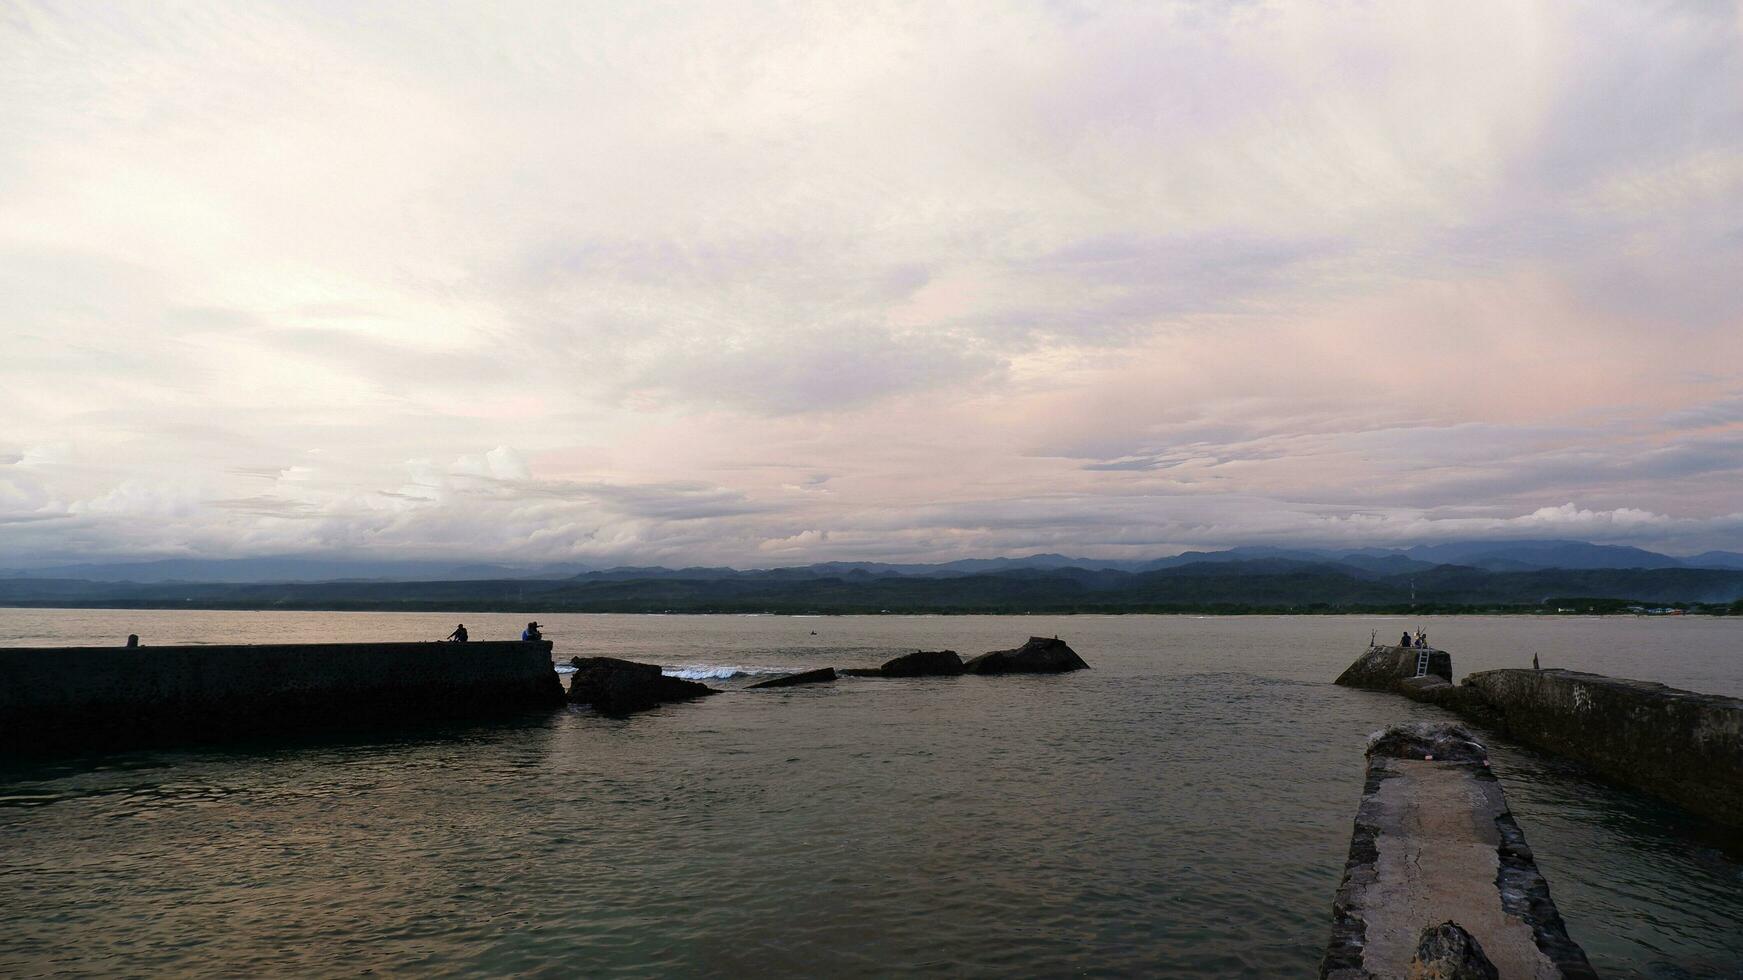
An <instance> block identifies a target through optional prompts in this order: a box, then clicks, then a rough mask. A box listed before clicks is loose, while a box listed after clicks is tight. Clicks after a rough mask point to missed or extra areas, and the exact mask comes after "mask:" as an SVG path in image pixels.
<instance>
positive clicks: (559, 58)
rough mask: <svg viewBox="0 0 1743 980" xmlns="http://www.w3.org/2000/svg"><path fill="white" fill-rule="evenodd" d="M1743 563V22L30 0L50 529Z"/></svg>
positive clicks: (6, 318)
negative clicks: (1525, 540) (1352, 547)
mask: <svg viewBox="0 0 1743 980" xmlns="http://www.w3.org/2000/svg"><path fill="white" fill-rule="evenodd" d="M1552 536H1553V537H1577V538H1583V539H1588V540H1597V541H1606V542H1618V543H1631V544H1638V545H1644V546H1648V547H1655V548H1660V549H1663V550H1667V551H1671V552H1675V553H1689V552H1694V551H1700V550H1704V549H1707V548H1743V5H1738V4H1732V3H1725V2H1720V0H1712V2H1690V3H1658V2H1650V0H1640V2H1633V0H1630V2H1622V0H1616V2H1593V3H1577V2H1571V0H1564V2H1555V3H1546V4H1534V3H1529V2H1524V0H1504V2H1496V3H1457V4H1449V3H1439V2H1435V3H1420V4H1417V3H1406V2H1384V3H1379V2H1376V3H1350V4H1335V3H1317V2H1316V3H1301V4H1285V3H1277V4H1268V3H1214V4H1198V3H1182V4H1166V3H1152V2H1146V3H1138V4H1131V5H1125V4H1108V5H1102V4H1096V3H1090V2H1075V0H1059V2H1054V3H1034V4H1023V3H1018V2H1011V0H1001V2H996V3H989V4H986V5H975V4H971V3H963V4H937V3H898V4H880V3H868V2H863V0H854V2H850V3H842V4H839V5H829V4H825V3H818V2H804V3H794V4H780V3H757V4H733V3H709V4H695V3H674V4H656V3H633V4H624V3H605V4H596V5H586V4H579V3H569V2H558V3H550V4H537V3H495V2H493V3H488V4H485V3H478V4H473V5H470V6H467V7H457V8H455V9H450V10H446V11H441V10H437V9H436V8H435V7H434V5H431V4H427V3H422V2H415V3H404V4H396V3H380V4H369V5H357V4H353V3H350V2H332V3H298V4H290V5H284V6H276V5H267V4H248V3H224V4H218V5H213V6H205V5H201V4H196V3H172V2H141V3H137V4H128V3H113V4H111V3H88V4H68V5H37V4H34V3H19V2H17V0H0V564H29V563H42V562H53V561H66V560H89V559H93V558H116V557H125V556H142V557H143V556H151V557H171V556H205V557H237V556H248V555H268V554H293V553H309V554H321V555H348V554H357V555H369V556H371V557H399V558H437V557H439V558H456V557H459V558H494V559H514V558H521V559H528V560H533V559H537V560H581V561H591V560H602V561H650V562H662V563H668V564H670V563H691V562H708V563H715V562H721V563H732V564H738V565H775V564H789V563H796V562H802V561H812V560H821V559H837V558H886V559H904V560H932V559H949V558H957V557H967V556H987V555H997V554H1026V553H1030V552H1034V551H1063V552H1068V553H1073V554H1081V555H1093V556H1100V557H1142V556H1155V555H1162V554H1168V553H1172V552H1175V551H1179V550H1182V549H1185V548H1190V547H1204V546H1226V545H1235V544H1266V543H1269V544H1279V543H1319V544H1327V543H1341V544H1380V545H1385V544H1400V543H1414V542H1426V541H1436V540H1445V539H1449V538H1472V537H1552Z"/></svg>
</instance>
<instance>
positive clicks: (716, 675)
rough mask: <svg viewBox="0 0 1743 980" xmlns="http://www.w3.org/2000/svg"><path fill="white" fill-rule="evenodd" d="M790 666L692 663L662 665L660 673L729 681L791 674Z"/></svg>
mask: <svg viewBox="0 0 1743 980" xmlns="http://www.w3.org/2000/svg"><path fill="white" fill-rule="evenodd" d="M795 669H796V668H792V667H736V666H735V667H721V666H716V665H714V664H694V665H691V666H687V667H663V668H661V669H660V673H662V674H665V675H666V676H667V677H677V678H680V679H682V680H687V681H729V680H732V679H733V678H735V677H761V676H764V675H768V674H791V673H793V671H794V670H795Z"/></svg>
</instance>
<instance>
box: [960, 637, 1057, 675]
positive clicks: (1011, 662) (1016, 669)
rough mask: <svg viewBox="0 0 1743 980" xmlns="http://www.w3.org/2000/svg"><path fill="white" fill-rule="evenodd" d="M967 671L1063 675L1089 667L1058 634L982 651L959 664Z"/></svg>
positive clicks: (975, 672)
mask: <svg viewBox="0 0 1743 980" xmlns="http://www.w3.org/2000/svg"><path fill="white" fill-rule="evenodd" d="M962 669H963V672H964V673H967V674H1063V673H1065V672H1066V671H1068V670H1088V669H1089V664H1086V663H1084V662H1083V658H1082V657H1079V656H1078V655H1077V651H1075V650H1073V649H1071V647H1070V645H1069V644H1067V643H1066V642H1065V641H1064V640H1061V639H1060V638H1058V637H1057V636H1055V637H1053V638H1051V639H1049V638H1047V637H1044V636H1031V637H1029V642H1027V643H1025V644H1023V645H1022V646H1020V647H1018V648H1017V649H1015V650H994V651H993V652H991V653H983V654H981V655H980V656H978V657H975V658H974V659H972V660H970V661H968V662H967V663H965V664H963V665H962Z"/></svg>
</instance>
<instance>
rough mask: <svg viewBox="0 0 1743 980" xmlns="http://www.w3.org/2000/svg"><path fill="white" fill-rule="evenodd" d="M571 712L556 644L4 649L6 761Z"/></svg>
mask: <svg viewBox="0 0 1743 980" xmlns="http://www.w3.org/2000/svg"><path fill="white" fill-rule="evenodd" d="M562 702H563V686H562V683H561V682H560V681H558V679H557V675H556V672H555V670H554V669H553V668H552V664H551V644H550V642H549V641H538V642H530V643H525V642H507V643H499V642H478V643H316V644H301V643H299V644H262V645H238V646H173V647H172V646H163V647H159V646H146V647H138V648H132V649H128V648H124V647H120V646H116V647H11V648H0V751H3V752H13V753H18V752H28V753H32V754H35V753H41V752H53V751H60V750H66V749H80V748H89V747H93V746H101V747H110V746H114V747H123V748H133V747H136V746H139V745H144V744H156V743H163V742H177V741H198V742H204V741H223V740H227V739H233V738H241V737H246V736H250V735H258V734H270V733H288V732H321V731H325V730H331V729H335V728H346V727H356V726H370V727H375V726H379V725H391V724H398V723H402V722H428V721H433V720H440V719H443V718H461V717H477V716H481V715H488V714H495V713H502V712H512V711H522V710H526V709H528V708H537V707H552V706H556V705H560V704H562Z"/></svg>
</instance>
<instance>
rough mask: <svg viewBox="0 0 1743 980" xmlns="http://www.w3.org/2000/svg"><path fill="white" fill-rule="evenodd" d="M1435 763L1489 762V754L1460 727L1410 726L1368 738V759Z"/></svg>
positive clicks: (1414, 724)
mask: <svg viewBox="0 0 1743 980" xmlns="http://www.w3.org/2000/svg"><path fill="white" fill-rule="evenodd" d="M1431 757H1432V758H1433V760H1434V761H1435V762H1475V763H1483V762H1486V761H1488V758H1489V750H1488V749H1485V748H1483V743H1481V742H1479V741H1477V740H1476V739H1475V738H1473V737H1471V733H1470V732H1468V731H1466V730H1465V729H1464V728H1463V727H1461V726H1459V725H1448V724H1445V723H1438V722H1425V721H1418V722H1410V723H1405V724H1400V725H1393V726H1392V727H1390V728H1388V729H1386V730H1385V731H1382V732H1375V733H1374V734H1373V735H1371V736H1369V737H1368V758H1370V759H1374V758H1384V759H1426V758H1431Z"/></svg>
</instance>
